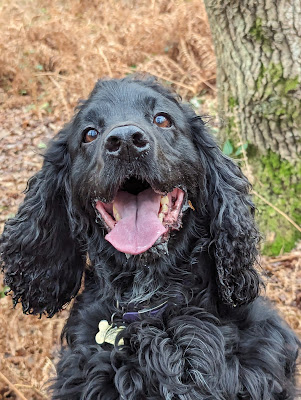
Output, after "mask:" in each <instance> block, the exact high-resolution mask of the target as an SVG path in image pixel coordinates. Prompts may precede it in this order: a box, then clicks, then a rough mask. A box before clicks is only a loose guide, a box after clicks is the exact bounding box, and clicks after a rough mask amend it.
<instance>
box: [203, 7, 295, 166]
mask: <svg viewBox="0 0 301 400" xmlns="http://www.w3.org/2000/svg"><path fill="white" fill-rule="evenodd" d="M205 5H206V9H207V13H208V17H209V22H210V26H211V32H212V36H213V41H214V46H215V53H216V58H217V85H218V102H219V113H220V116H221V118H222V120H223V121H224V125H223V126H222V127H221V133H222V135H223V137H226V136H228V137H229V136H230V137H232V138H234V137H237V138H238V139H239V138H241V137H242V139H243V140H244V141H249V142H250V143H252V144H254V145H256V146H257V148H258V149H259V150H260V151H263V152H266V150H268V149H271V150H272V151H273V152H275V153H277V154H280V156H281V157H282V158H285V159H287V160H296V159H297V157H298V154H299V153H300V150H301V143H300V138H301V2H300V0H257V1H256V0H205ZM237 135H239V136H237Z"/></svg>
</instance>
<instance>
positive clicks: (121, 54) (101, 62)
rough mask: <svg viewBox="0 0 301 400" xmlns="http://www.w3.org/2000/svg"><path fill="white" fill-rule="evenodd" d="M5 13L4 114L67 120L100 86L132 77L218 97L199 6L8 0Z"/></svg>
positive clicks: (158, 0) (163, 0) (160, 1)
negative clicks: (15, 111) (144, 75)
mask: <svg viewBox="0 0 301 400" xmlns="http://www.w3.org/2000/svg"><path fill="white" fill-rule="evenodd" d="M0 4H1V3H0ZM0 7H1V8H0V22H1V26H2V29H1V35H0V47H1V52H0V87H1V88H2V91H1V92H0V101H2V103H3V105H5V106H6V107H13V106H19V105H23V104H27V105H28V106H30V107H32V108H33V109H34V110H35V111H36V113H40V112H41V111H42V110H45V109H46V110H50V109H51V110H52V111H53V110H55V111H56V112H61V111H64V113H65V114H67V117H68V116H69V115H70V111H71V110H72V109H73V107H74V106H75V105H76V103H77V100H78V99H79V98H85V97H86V96H87V95H88V93H89V92H90V90H91V89H92V87H93V85H94V83H95V80H96V79H97V78H100V77H103V76H109V77H121V76H124V75H125V74H127V73H131V72H133V71H146V72H149V73H152V74H156V75H157V76H159V77H161V78H162V80H164V81H166V82H169V83H170V84H173V85H174V86H175V88H176V89H177V90H178V91H180V93H181V94H182V96H184V97H191V96H195V95H198V94H199V93H200V92H201V91H202V90H203V89H204V88H206V89H208V90H210V91H211V90H212V89H213V90H214V82H215V59H214V53H213V46H212V43H211V38H210V31H209V26H208V21H207V17H206V13H205V8H204V5H203V4H202V2H201V1H200V0H191V1H189V2H187V1H183V0H177V1H173V2H171V1H167V0H151V1H149V0H148V1H146V0H140V1H138V0H136V1H135V0H118V1H115V0H105V1H97V0H90V1H85V0H67V1H63V0H54V1H50V0H41V1H40V2H38V3H37V2H36V1H35V0H27V1H24V0H16V1H15V2H8V0H6V1H4V2H2V6H0ZM4 27H5V29H4ZM0 90H1V89H0ZM65 116H66V115H65Z"/></svg>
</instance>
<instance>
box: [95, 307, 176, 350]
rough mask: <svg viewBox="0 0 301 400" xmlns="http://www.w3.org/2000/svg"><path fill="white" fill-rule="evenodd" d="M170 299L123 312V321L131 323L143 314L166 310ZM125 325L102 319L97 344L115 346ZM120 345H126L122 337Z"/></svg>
mask: <svg viewBox="0 0 301 400" xmlns="http://www.w3.org/2000/svg"><path fill="white" fill-rule="evenodd" d="M167 304H168V301H165V302H164V303H162V304H159V305H158V306H156V307H153V308H148V309H143V310H139V311H129V312H126V313H124V314H123V322H125V323H127V324H129V323H131V322H135V321H139V320H140V319H141V318H142V317H143V316H146V315H150V316H153V317H154V316H156V315H159V314H161V313H163V311H164V310H165V308H166V307H167ZM112 320H113V318H112ZM124 328H125V326H123V325H121V326H114V325H113V321H112V323H111V324H109V322H108V321H107V320H105V319H103V320H101V321H100V322H99V324H98V332H97V334H96V335H95V341H96V343H97V344H103V343H109V344H112V345H113V346H115V343H116V337H117V335H118V333H119V332H121V331H122V330H123V329H124ZM117 345H118V346H122V345H124V341H123V339H122V338H121V339H120V340H119V342H118V343H117Z"/></svg>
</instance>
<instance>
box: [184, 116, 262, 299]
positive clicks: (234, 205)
mask: <svg viewBox="0 0 301 400" xmlns="http://www.w3.org/2000/svg"><path fill="white" fill-rule="evenodd" d="M191 127H192V135H193V140H194V143H195V146H196V147H197V149H198V152H199V156H200V161H201V164H202V167H203V169H204V174H202V178H201V179H202V182H201V183H200V184H201V187H202V194H203V196H204V197H203V198H204V200H205V204H206V213H207V215H208V216H209V220H210V239H211V243H210V249H211V250H213V255H214V257H215V264H216V269H217V271H216V272H217V283H218V288H219V292H220V295H221V297H222V300H223V302H224V303H226V304H228V305H231V306H237V305H241V304H246V303H249V302H251V301H252V300H254V299H255V298H256V297H257V296H258V292H259V287H260V279H259V276H258V273H257V272H256V270H255V268H254V265H255V264H256V262H257V257H258V243H259V240H260V234H259V232H258V230H257V228H256V225H255V222H254V211H255V207H254V204H253V203H252V201H251V198H250V195H249V192H250V188H251V185H250V183H249V182H248V180H247V178H246V177H245V176H244V175H243V174H242V172H241V170H240V168H239V167H238V166H237V165H236V164H235V163H234V162H233V161H232V160H231V159H230V158H229V157H227V156H225V155H224V154H223V153H222V151H221V150H220V149H219V147H218V146H217V144H216V143H215V141H214V139H213V138H212V137H211V135H209V134H208V133H207V130H206V127H205V125H204V123H203V121H202V119H201V118H200V117H197V116H196V115H195V114H194V116H192V117H191Z"/></svg>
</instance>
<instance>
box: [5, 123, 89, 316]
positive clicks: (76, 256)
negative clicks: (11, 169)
mask: <svg viewBox="0 0 301 400" xmlns="http://www.w3.org/2000/svg"><path fill="white" fill-rule="evenodd" d="M67 132H68V128H66V129H64V130H62V131H61V132H60V133H59V134H58V135H57V137H56V139H55V140H53V141H52V142H51V144H50V147H49V149H48V151H47V152H46V154H45V160H44V164H43V167H42V169H41V170H40V171H39V172H38V173H37V174H36V175H34V176H33V177H32V178H31V179H30V180H29V182H28V187H27V190H26V196H25V200H24V202H23V204H22V205H21V206H20V208H19V211H18V213H17V215H16V216H15V217H14V218H12V219H10V220H8V221H7V223H6V225H5V228H4V232H3V235H2V237H1V240H0V249H1V259H2V268H3V270H4V273H5V284H6V285H8V286H9V288H10V289H11V290H12V291H13V292H14V294H13V301H14V305H16V304H17V303H18V302H19V301H21V302H22V306H23V311H24V313H29V314H42V313H44V312H46V313H48V315H49V316H50V317H52V316H53V315H54V313H55V312H57V311H58V310H60V309H61V308H62V306H63V305H64V304H65V303H67V302H68V301H70V299H71V298H72V297H74V296H75V295H76V294H77V292H78V290H79V287H80V283H81V277H82V273H83V268H84V265H85V261H84V257H83V254H81V252H80V250H79V245H78V243H77V241H76V239H75V238H74V237H73V235H72V232H71V229H70V223H69V221H70V219H71V217H72V215H71V214H72V211H71V204H70V197H69V196H70V191H71V190H70V183H69V178H68V170H69V168H70V159H69V157H70V156H69V154H68V152H67V147H66V134H67Z"/></svg>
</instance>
